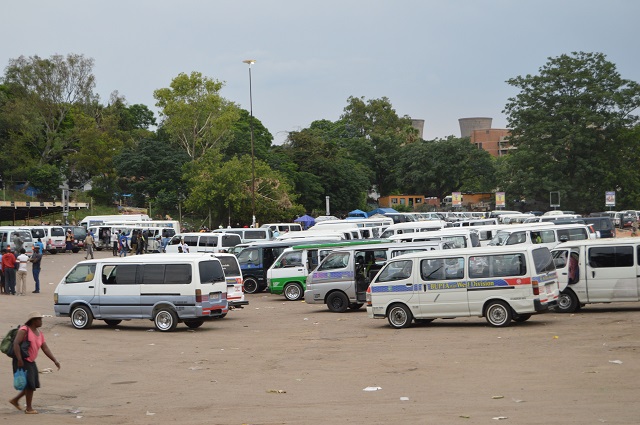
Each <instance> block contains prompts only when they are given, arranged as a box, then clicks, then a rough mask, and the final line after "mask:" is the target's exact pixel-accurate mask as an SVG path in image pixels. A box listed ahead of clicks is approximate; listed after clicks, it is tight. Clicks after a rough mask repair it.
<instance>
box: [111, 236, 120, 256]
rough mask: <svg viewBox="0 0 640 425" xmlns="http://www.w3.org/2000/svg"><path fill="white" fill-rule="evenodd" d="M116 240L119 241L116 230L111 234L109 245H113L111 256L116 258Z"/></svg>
mask: <svg viewBox="0 0 640 425" xmlns="http://www.w3.org/2000/svg"><path fill="white" fill-rule="evenodd" d="M118 239H120V235H119V234H118V231H117V230H116V231H115V232H113V233H112V234H111V245H113V248H112V250H113V256H114V257H117V256H118Z"/></svg>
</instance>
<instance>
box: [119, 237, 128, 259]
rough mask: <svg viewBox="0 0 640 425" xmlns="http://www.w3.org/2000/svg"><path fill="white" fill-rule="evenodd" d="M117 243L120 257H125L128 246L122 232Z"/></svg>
mask: <svg viewBox="0 0 640 425" xmlns="http://www.w3.org/2000/svg"><path fill="white" fill-rule="evenodd" d="M118 243H119V247H120V257H126V256H127V251H128V250H129V246H128V244H127V235H125V233H124V232H122V235H120V240H119V242H118Z"/></svg>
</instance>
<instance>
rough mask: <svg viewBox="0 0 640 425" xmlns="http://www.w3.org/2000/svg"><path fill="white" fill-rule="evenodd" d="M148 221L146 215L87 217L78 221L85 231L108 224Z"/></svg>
mask: <svg viewBox="0 0 640 425" xmlns="http://www.w3.org/2000/svg"><path fill="white" fill-rule="evenodd" d="M144 220H150V218H149V216H148V215H147V214H112V215H88V216H86V217H85V218H83V219H82V221H80V225H81V226H83V227H84V228H85V229H86V228H89V227H91V226H100V225H102V224H105V223H110V222H123V221H144Z"/></svg>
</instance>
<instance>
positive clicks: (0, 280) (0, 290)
mask: <svg viewBox="0 0 640 425" xmlns="http://www.w3.org/2000/svg"><path fill="white" fill-rule="evenodd" d="M1 252H2V254H0V294H2V295H5V292H4V270H3V267H2V256H3V255H4V254H5V253H6V252H7V250H6V249H5V248H2V251H1Z"/></svg>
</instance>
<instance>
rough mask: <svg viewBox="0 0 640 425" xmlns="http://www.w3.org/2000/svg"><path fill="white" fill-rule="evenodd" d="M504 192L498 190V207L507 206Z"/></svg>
mask: <svg viewBox="0 0 640 425" xmlns="http://www.w3.org/2000/svg"><path fill="white" fill-rule="evenodd" d="M505 205H506V204H505V200H504V192H496V207H502V208H504V207H505Z"/></svg>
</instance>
